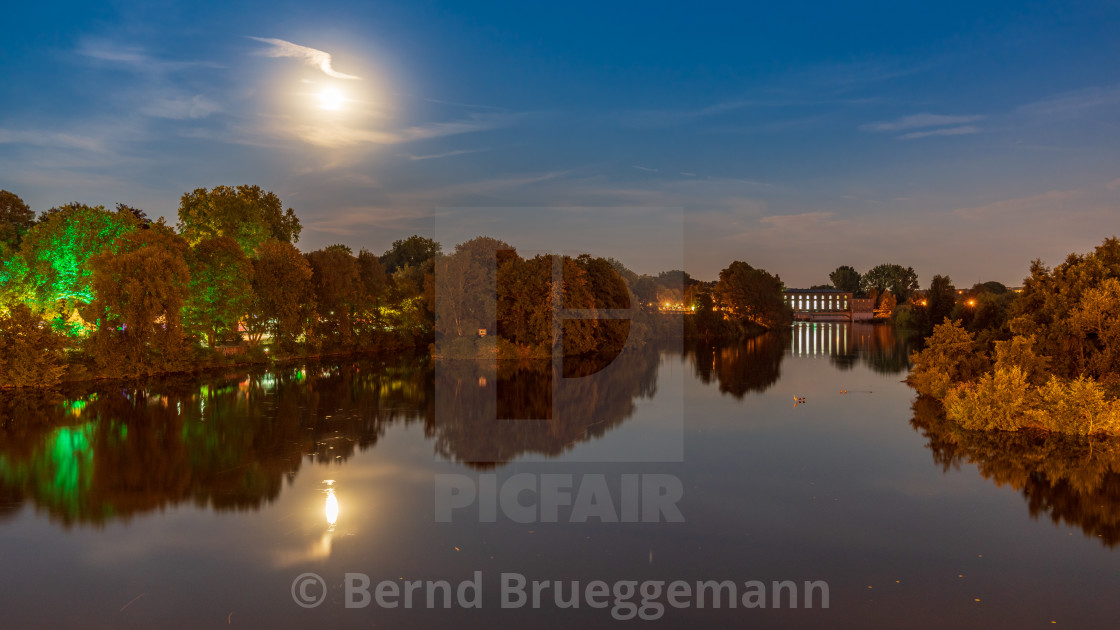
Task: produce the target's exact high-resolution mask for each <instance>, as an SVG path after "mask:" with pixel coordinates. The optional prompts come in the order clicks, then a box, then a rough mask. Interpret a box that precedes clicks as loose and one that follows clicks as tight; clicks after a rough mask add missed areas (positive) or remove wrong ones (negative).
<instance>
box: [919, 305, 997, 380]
mask: <svg viewBox="0 0 1120 630" xmlns="http://www.w3.org/2000/svg"><path fill="white" fill-rule="evenodd" d="M910 360H911V361H912V362H913V363H914V368H913V369H912V370H911V371H910V376H909V378H908V379H907V382H909V383H910V386H911V387H913V388H914V389H916V390H918V392H919V393H922V394H926V395H928V396H933V397H934V398H939V399H940V398H944V397H945V395H946V394H948V393H949V390H950V389H952V388H953V387H954V386H955V385H958V384H960V383H966V382H968V381H971V380H972V379H974V378H976V377H977V376H979V375H980V373H981V372H983V371H984V369H985V368H986V367H987V365H988V360H987V357H986V356H985V355H984V354H982V353H980V352H979V351H978V349H977V347H976V340H975V338H974V337H973V336H972V334H971V333H969V332H968V331H966V330H965V329H964V328H962V327H961V324H960V322H954V321H946V322H945V323H943V324H939V325H937V326H936V327H934V329H933V334H932V335H930V336H929V339H927V340H926V348H925V350H922V351H921V352H915V353H914V354H913V355H912V356H911V358H910Z"/></svg>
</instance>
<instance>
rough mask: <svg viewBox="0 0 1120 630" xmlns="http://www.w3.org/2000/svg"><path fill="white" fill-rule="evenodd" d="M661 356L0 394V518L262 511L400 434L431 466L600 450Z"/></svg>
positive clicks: (346, 366) (312, 372) (646, 389)
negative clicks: (393, 429)
mask: <svg viewBox="0 0 1120 630" xmlns="http://www.w3.org/2000/svg"><path fill="white" fill-rule="evenodd" d="M660 356H661V355H660V351H659V350H657V349H655V348H652V347H650V348H647V349H646V350H642V351H632V352H629V351H628V352H626V353H623V354H622V355H621V356H620V357H618V358H617V359H616V360H615V361H614V362H613V363H612V364H611V365H610V366H609V369H603V370H602V371H600V372H596V373H595V374H591V375H590V376H587V377H585V378H576V379H563V381H562V382H561V386H559V387H555V388H554V384H553V379H558V378H559V377H560V375H559V374H557V373H556V372H554V371H553V369H552V367H551V366H542V365H532V364H517V365H503V366H502V367H501V369H498V368H497V367H496V366H490V367H483V366H482V365H480V364H478V363H474V362H469V363H463V364H461V365H458V366H455V365H451V366H449V367H448V368H447V369H441V370H439V380H438V382H437V379H436V370H434V368H433V366H432V363H431V361H430V360H429V359H427V358H412V357H409V358H405V359H402V360H401V361H400V363H399V364H396V365H385V364H384V363H383V362H382V360H379V359H364V360H357V361H343V362H338V363H313V364H308V365H306V366H298V367H279V368H275V369H270V370H265V369H251V370H240V369H239V370H232V371H230V372H229V373H227V374H219V375H213V374H212V375H204V376H199V377H194V378H185V377H175V378H165V379H150V380H147V381H144V382H142V383H132V384H125V385H122V384H119V383H117V384H114V385H102V386H99V387H96V388H94V389H87V390H85V391H68V392H63V393H57V392H56V393H43V392H19V393H13V392H7V393H3V394H0V518H4V517H5V516H10V515H12V514H15V513H16V512H18V510H19V509H20V506H21V505H22V504H23V503H24V502H25V501H30V502H32V503H33V504H34V505H35V506H37V507H38V508H39V509H42V510H45V511H46V512H47V513H48V514H49V515H50V516H51V518H52V519H55V520H58V521H60V522H62V523H63V524H64V525H67V526H69V525H73V524H79V523H92V524H103V523H106V522H108V521H111V520H114V519H127V518H129V517H130V516H132V515H134V514H138V513H143V512H146V511H151V510H155V509H160V508H163V507H167V506H171V505H175V504H179V503H193V504H195V505H198V506H205V507H209V508H212V509H216V510H241V509H258V508H259V507H260V506H261V505H263V504H265V503H268V502H271V501H273V500H274V499H276V497H278V496H279V494H280V490H281V488H282V487H283V483H284V480H285V479H289V480H290V479H293V478H294V475H295V474H296V472H297V471H298V470H299V468H300V465H301V463H302V462H303V461H304V460H305V459H306V460H308V461H315V462H320V463H324V462H325V463H337V462H343V461H345V460H347V459H348V458H349V457H351V456H352V455H353V454H354V453H355V452H356V451H357V450H359V449H361V450H364V449H366V448H369V447H372V446H373V445H375V444H376V443H377V441H378V439H379V438H380V437H381V436H382V435H384V433H385V430H386V428H387V427H388V426H389V425H392V424H398V423H401V424H407V423H412V422H417V423H423V427H424V431H425V434H426V435H427V436H428V437H430V438H432V439H433V441H434V449H435V451H436V453H437V454H438V455H440V456H442V457H445V458H447V459H450V460H452V461H457V462H464V463H468V464H469V465H471V466H475V467H492V466H494V465H496V464H497V463H499V462H507V461H511V460H514V459H516V458H518V457H520V456H522V455H525V454H542V455H546V456H555V455H559V454H561V453H563V452H565V451H566V450H569V449H571V448H572V447H573V446H574V445H576V444H578V443H581V442H587V441H590V440H594V439H595V438H597V437H599V436H602V435H603V434H605V433H606V432H607V431H609V430H610V429H611V428H613V427H616V426H618V425H619V424H621V423H622V422H623V421H625V420H626V419H627V418H628V417H630V416H631V415H632V414H633V412H634V408H635V407H634V401H635V400H636V399H637V398H638V397H652V396H653V395H654V394H655V392H656V376H657V368H658V364H659V361H660ZM569 367H571V366H569ZM594 367H601V366H594V365H593V366H590V367H588V366H576V368H578V369H579V371H581V372H587V371H588V370H590V369H592V368H594ZM437 385H438V386H437ZM498 391H501V392H503V394H502V396H500V397H498V396H496V395H495V392H498ZM499 400H500V401H501V403H502V404H501V405H498V401H499ZM541 401H551V402H552V403H554V405H555V406H554V407H552V408H551V409H552V412H553V413H552V414H551V417H545V418H544V419H539V420H499V419H498V418H500V417H501V416H498V415H496V414H497V412H498V411H499V407H500V410H501V411H502V413H503V414H505V417H512V418H532V417H534V416H533V415H532V414H535V413H538V411H539V410H540V409H542V408H543V403H542V402H541ZM437 409H439V410H440V411H441V412H437ZM444 410H446V413H443V412H442V411H444Z"/></svg>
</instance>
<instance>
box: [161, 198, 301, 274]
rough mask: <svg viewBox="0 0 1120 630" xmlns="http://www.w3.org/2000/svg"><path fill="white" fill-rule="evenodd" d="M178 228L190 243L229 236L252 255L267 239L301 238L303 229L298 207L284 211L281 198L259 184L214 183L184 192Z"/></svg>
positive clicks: (290, 239)
mask: <svg viewBox="0 0 1120 630" xmlns="http://www.w3.org/2000/svg"><path fill="white" fill-rule="evenodd" d="M178 228H179V232H180V233H181V234H182V235H183V238H185V239H187V242H188V243H190V245H191V246H194V245H196V244H198V243H199V242H201V241H202V240H204V239H207V238H215V237H219V236H228V237H230V238H232V239H234V240H235V241H237V244H238V245H240V246H241V250H242V251H243V252H245V255H246V256H249V257H250V258H252V257H254V256H255V255H256V251H257V248H259V247H260V246H261V244H262V243H264V242H265V241H266V240H269V239H274V240H277V241H280V242H282V243H294V242H296V241H298V240H299V233H300V230H301V229H302V227H301V226H300V223H299V219H298V218H296V214H295V211H294V210H292V209H291V208H288V209H287V211H285V210H284V205H283V204H282V203H281V202H280V198H279V197H277V196H276V194H275V193H271V192H266V191H264V190H261V187H260V186H237V187H236V188H234V187H231V186H215V187H214V188H213V189H212V190H206V189H205V188H196V189H195V190H194V192H189V193H186V194H184V195H183V197H182V199H181V200H180V202H179V223H178Z"/></svg>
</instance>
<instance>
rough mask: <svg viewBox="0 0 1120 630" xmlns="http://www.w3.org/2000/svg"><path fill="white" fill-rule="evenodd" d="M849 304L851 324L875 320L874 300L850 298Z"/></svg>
mask: <svg viewBox="0 0 1120 630" xmlns="http://www.w3.org/2000/svg"><path fill="white" fill-rule="evenodd" d="M851 304H852V321H853V322H860V321H867V320H869V319H874V318H875V300H873V299H871V298H852V301H851Z"/></svg>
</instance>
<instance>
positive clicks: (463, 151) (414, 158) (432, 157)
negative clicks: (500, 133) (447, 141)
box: [408, 149, 489, 162]
mask: <svg viewBox="0 0 1120 630" xmlns="http://www.w3.org/2000/svg"><path fill="white" fill-rule="evenodd" d="M482 151H489V149H457V150H455V151H447V152H446V153H433V154H431V155H410V156H408V159H409V160H412V161H414V162H415V161H418V160H438V159H439V158H446V157H454V156H456V155H466V154H467V153H480V152H482Z"/></svg>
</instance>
